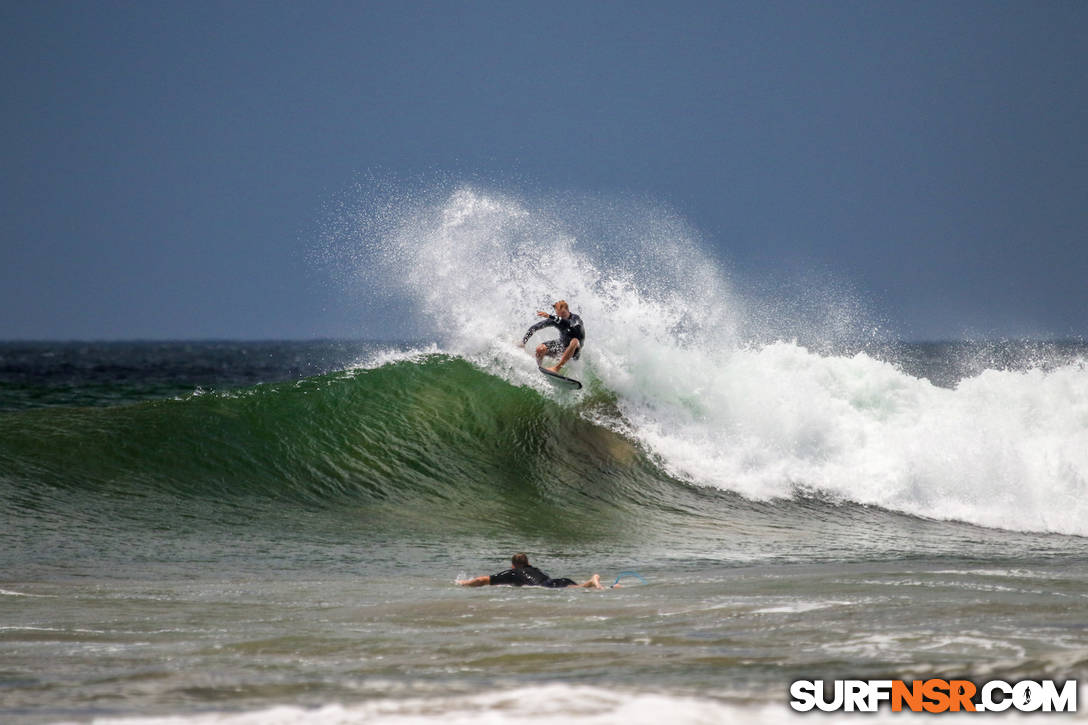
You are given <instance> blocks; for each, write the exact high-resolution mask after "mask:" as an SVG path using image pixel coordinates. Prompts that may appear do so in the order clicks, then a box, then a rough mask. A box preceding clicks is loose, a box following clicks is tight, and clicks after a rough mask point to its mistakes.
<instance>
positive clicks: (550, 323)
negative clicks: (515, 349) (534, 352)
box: [521, 312, 556, 345]
mask: <svg viewBox="0 0 1088 725" xmlns="http://www.w3.org/2000/svg"><path fill="white" fill-rule="evenodd" d="M536 314H537V315H539V316H541V317H546V318H548V319H546V320H541V321H540V322H538V323H536V324H535V325H533V326H532V327H530V328H529V331H528V332H526V333H525V337H523V338H521V344H522V345H524V344H525V343H527V342H529V338H530V337H532V336H533V333H534V332H536V331H537V330H543V329H544V328H545V327H550V326H553V325H555V324H556V318H555V317H554V316H553V315H549V314H548V313H547V312H537V313H536Z"/></svg>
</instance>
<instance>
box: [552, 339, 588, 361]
mask: <svg viewBox="0 0 1088 725" xmlns="http://www.w3.org/2000/svg"><path fill="white" fill-rule="evenodd" d="M544 347H545V348H547V351H546V352H545V353H544V354H545V355H550V356H551V357H563V352H564V351H565V350H566V349H567V346H566V345H564V344H563V343H561V342H560V341H559V340H548V341H547V342H545V343H544ZM581 356H582V343H581V342H579V343H578V349H577V350H575V351H574V357H573V358H572V359H573V360H577V359H578V358H579V357H581Z"/></svg>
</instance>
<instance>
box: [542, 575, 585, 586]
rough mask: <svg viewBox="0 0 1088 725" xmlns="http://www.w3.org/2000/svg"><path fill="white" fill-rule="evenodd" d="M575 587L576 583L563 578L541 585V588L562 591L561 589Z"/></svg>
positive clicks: (550, 580)
mask: <svg viewBox="0 0 1088 725" xmlns="http://www.w3.org/2000/svg"><path fill="white" fill-rule="evenodd" d="M577 585H578V582H576V581H574V580H573V579H567V578H565V577H564V578H563V579H549V580H548V581H546V582H545V583H544V584H541V586H543V587H548V588H549V589H562V588H563V587H573V586H577Z"/></svg>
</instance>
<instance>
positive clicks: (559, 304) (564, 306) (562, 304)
mask: <svg viewBox="0 0 1088 725" xmlns="http://www.w3.org/2000/svg"><path fill="white" fill-rule="evenodd" d="M552 307H554V308H555V311H556V312H559V310H561V309H566V310H569V309H570V305H568V304H567V301H566V300H559V301H558V302H556V303H555V304H554V305H552Z"/></svg>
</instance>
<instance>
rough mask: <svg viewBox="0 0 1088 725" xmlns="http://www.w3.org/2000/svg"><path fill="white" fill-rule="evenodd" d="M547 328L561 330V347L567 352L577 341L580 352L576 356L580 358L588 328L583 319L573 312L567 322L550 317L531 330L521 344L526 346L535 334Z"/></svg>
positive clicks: (556, 316)
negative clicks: (571, 342) (572, 341)
mask: <svg viewBox="0 0 1088 725" xmlns="http://www.w3.org/2000/svg"><path fill="white" fill-rule="evenodd" d="M545 327H555V328H558V329H559V345H560V348H561V350H566V349H567V346H568V345H570V341H571V340H577V341H578V350H577V352H576V353H575V355H574V356H575V357H578V356H579V355H581V354H582V347H583V346H584V345H585V344H586V328H585V326H584V325H582V318H581V317H579V316H578V315H576V314H574V313H573V312H572V313H570V317H568V318H567V319H565V320H564V319H563V318H562V317H560V316H559V315H548V316H547V317H546V318H545V319H543V320H541V321H540V322H538V323H536V324H535V325H533V326H532V327H530V328H529V331H528V332H526V333H525V337H523V338H521V344H522V345H524V344H525V343H527V342H528V341H529V338H530V337H532V336H533V333H534V332H536V331H537V330H543V329H544V328H545Z"/></svg>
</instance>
